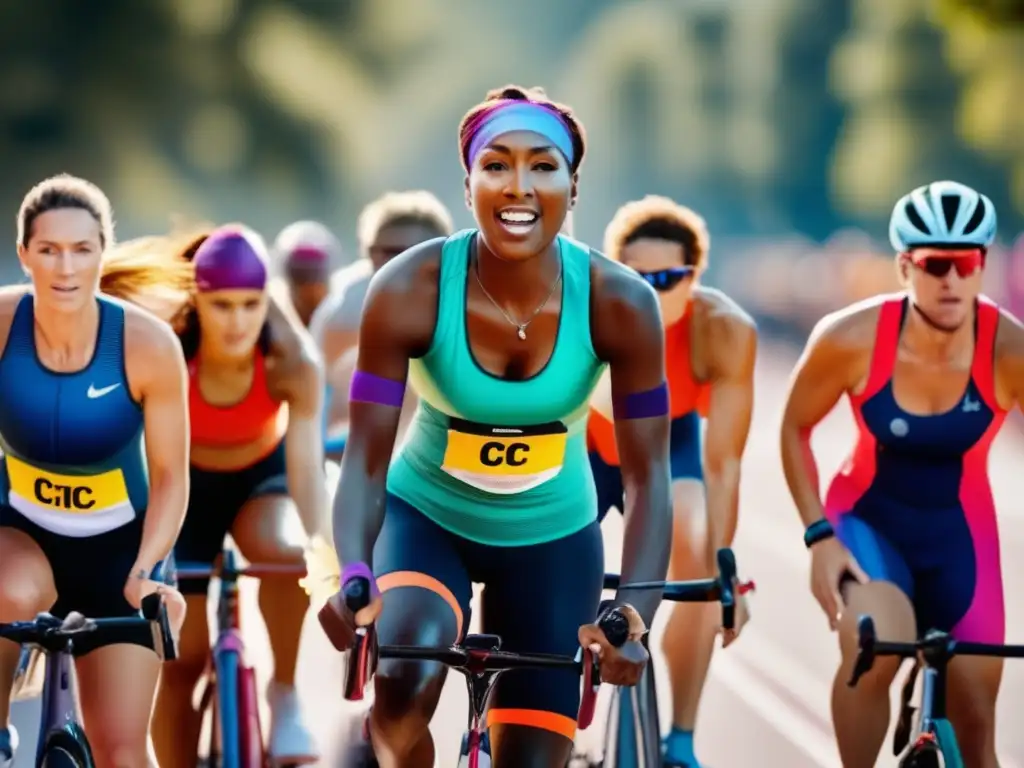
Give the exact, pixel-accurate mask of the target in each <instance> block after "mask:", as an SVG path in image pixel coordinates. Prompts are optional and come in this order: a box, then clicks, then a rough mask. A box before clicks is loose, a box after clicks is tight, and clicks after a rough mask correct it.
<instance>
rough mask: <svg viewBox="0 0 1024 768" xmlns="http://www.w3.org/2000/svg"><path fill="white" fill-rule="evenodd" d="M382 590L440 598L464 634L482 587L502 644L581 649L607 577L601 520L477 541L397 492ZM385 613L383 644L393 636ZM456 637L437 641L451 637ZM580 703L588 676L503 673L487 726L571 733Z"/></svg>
mask: <svg viewBox="0 0 1024 768" xmlns="http://www.w3.org/2000/svg"><path fill="white" fill-rule="evenodd" d="M373 563H374V569H373V570H374V575H375V577H376V579H377V583H378V585H379V587H380V589H381V590H382V591H387V590H391V589H399V588H413V589H423V590H427V591H430V592H433V593H435V594H437V595H439V596H441V597H442V598H443V599H444V600H445V601H446V602H447V603H448V605H449V606H450V607H451V609H452V611H453V613H454V614H455V618H456V621H455V624H456V626H457V627H458V630H457V631H458V633H459V634H460V635H464V634H465V631H466V627H468V625H469V616H470V599H471V598H472V595H473V591H472V585H473V584H474V583H480V584H483V585H484V593H483V606H482V607H483V616H482V622H481V624H482V627H483V631H484V632H486V633H488V634H495V635H500V636H501V639H502V646H501V647H502V649H503V650H508V651H518V652H520V653H550V654H558V655H562V656H573V655H575V653H576V651H577V650H578V649H579V640H578V635H577V633H578V630H579V627H580V625H582V624H588V623H591V622H593V621H594V619H595V617H596V616H597V610H598V606H599V604H600V600H601V588H602V585H603V581H604V542H603V540H602V538H601V529H600V526H599V524H598V523H597V521H594V522H592V523H590V524H589V525H587V526H586V527H585V528H583V529H582V530H580V531H578V532H576V533H574V534H571V535H569V536H566V537H564V538H561V539H557V540H555V541H550V542H546V543H543V544H533V545H530V546H523V547H497V546H493V545H486V544H479V543H477V542H474V541H469V540H468V539H464V538H462V537H461V536H457V535H455V534H454V533H451V532H450V531H447V530H445V529H444V528H441V527H440V526H439V525H437V524H436V523H434V522H433V521H431V520H430V519H429V518H427V517H426V516H425V515H424V514H423V513H421V512H420V511H418V510H417V509H415V508H414V507H412V506H411V505H410V504H408V503H406V502H405V501H403V500H402V499H399V498H398V497H397V496H393V495H391V494H389V495H388V499H387V510H386V512H385V514H384V524H383V527H382V528H381V532H380V536H379V537H378V538H377V543H376V546H375V547H374V551H373ZM386 617H387V598H385V600H384V617H383V618H382V621H381V622H380V625H379V632H380V642H381V643H384V644H387V643H408V642H409V638H408V637H397V636H391V635H392V634H393V633H394V632H395V628H396V625H395V624H393V623H391V622H389V621H387V618H386ZM456 639H457V638H454V637H450V638H438V640H439V642H441V643H447V642H450V641H454V640H456ZM579 703H580V676H579V673H578V672H576V671H574V670H571V669H545V670H514V671H510V672H505V673H503V674H502V676H501V678H500V679H499V680H498V683H497V685H496V687H495V690H494V693H493V696H492V698H491V700H490V707H489V709H488V725H495V724H510V725H526V726H533V727H537V728H542V729H544V730H549V731H554V732H556V733H560V734H562V735H564V736H566V738H569V739H572V738H573V737H574V735H575V731H576V715H577V710H578V709H579Z"/></svg>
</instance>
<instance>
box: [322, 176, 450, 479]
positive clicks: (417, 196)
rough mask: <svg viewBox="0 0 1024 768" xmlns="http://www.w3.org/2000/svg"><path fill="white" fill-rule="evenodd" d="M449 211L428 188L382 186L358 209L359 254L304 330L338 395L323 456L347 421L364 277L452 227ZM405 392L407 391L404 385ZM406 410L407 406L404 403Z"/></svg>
mask: <svg viewBox="0 0 1024 768" xmlns="http://www.w3.org/2000/svg"><path fill="white" fill-rule="evenodd" d="M453 229H454V226H453V224H452V217H451V214H450V213H449V212H448V209H447V208H445V206H444V204H443V203H442V202H441V201H440V200H438V199H437V198H436V197H435V196H434V195H432V194H431V193H430V192H424V191H412V192H388V193H386V194H384V195H382V196H381V197H379V198H377V199H376V200H374V201H373V202H371V203H370V204H369V205H367V206H366V207H365V208H363V210H362V212H361V213H360V214H359V222H358V225H357V230H358V238H359V250H360V252H361V256H362V257H361V258H360V259H359V260H358V261H357V262H355V263H354V264H351V265H350V266H348V267H345V268H344V269H342V270H339V271H338V272H337V273H336V274H335V276H334V279H333V280H332V283H333V285H332V287H331V292H330V294H329V295H328V297H327V299H325V300H324V301H323V302H321V304H320V306H319V308H318V309H317V311H316V312H315V313H314V314H313V320H312V321H311V322H310V332H311V333H312V334H313V338H314V339H315V340H316V342H317V344H318V345H319V347H320V350H321V352H322V353H323V355H324V363H325V370H326V372H327V376H326V378H327V385H328V393H329V394H330V393H333V392H342V393H344V395H345V396H344V397H331V396H329V397H328V398H327V400H326V405H325V409H324V410H325V411H326V414H325V418H326V422H327V431H328V438H327V440H326V441H325V453H326V454H327V457H328V458H332V459H337V460H340V459H341V454H342V453H343V451H344V445H345V437H346V434H347V426H346V425H347V422H348V396H347V395H348V386H349V381H350V380H351V378H352V372H353V371H354V369H355V362H356V349H355V347H356V342H357V341H358V340H359V319H360V317H361V315H362V312H363V301H364V300H365V299H366V291H367V288H368V287H369V285H370V279H371V278H372V277H373V276H374V274H376V273H377V270H379V269H380V268H381V267H383V266H384V265H385V264H387V263H388V262H389V261H391V259H393V258H394V257H395V256H397V255H398V254H400V253H402V252H403V251H406V250H408V249H409V248H412V247H413V246H414V245H418V244H420V243H422V242H424V241H425V240H431V239H433V238H435V237H447V236H448V235H450V234H451V233H452V230H453ZM409 393H410V394H409V396H410V398H411V397H413V395H412V394H411V393H412V390H411V389H410V390H409ZM407 412H408V413H409V414H410V415H411V413H412V410H411V409H407Z"/></svg>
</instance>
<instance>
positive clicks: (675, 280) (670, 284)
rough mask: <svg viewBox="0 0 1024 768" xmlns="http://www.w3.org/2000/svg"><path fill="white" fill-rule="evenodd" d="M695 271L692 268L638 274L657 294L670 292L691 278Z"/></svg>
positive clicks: (672, 268)
mask: <svg viewBox="0 0 1024 768" xmlns="http://www.w3.org/2000/svg"><path fill="white" fill-rule="evenodd" d="M696 271H697V269H696V268H695V267H692V266H685V267H671V268H669V269H659V270H657V271H656V272H638V273H637V274H639V275H640V277H642V278H643V279H644V280H646V281H647V283H648V284H649V285H650V286H651V288H653V289H654V290H656V291H658V292H664V291H671V290H672V289H673V288H675V287H676V286H677V285H679V283H681V282H682V281H683V280H685V279H686V278H688V277H693V274H694V272H696Z"/></svg>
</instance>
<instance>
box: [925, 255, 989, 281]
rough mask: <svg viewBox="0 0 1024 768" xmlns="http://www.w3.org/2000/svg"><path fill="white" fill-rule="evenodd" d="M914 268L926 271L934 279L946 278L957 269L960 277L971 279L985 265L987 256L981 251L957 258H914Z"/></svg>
mask: <svg viewBox="0 0 1024 768" xmlns="http://www.w3.org/2000/svg"><path fill="white" fill-rule="evenodd" d="M911 261H912V262H913V263H914V266H916V267H918V268H920V269H922V270H924V271H925V272H927V273H928V274H929V275H931V276H932V277H945V276H946V275H948V274H949V270H951V269H956V273H957V274H958V275H959V276H960V277H970V276H971V275H973V274H974V273H975V272H977V271H978V270H979V269H980V268H981V267H982V266H984V264H985V255H984V254H983V253H981V252H980V251H975V252H974V253H965V254H962V255H957V256H925V257H923V258H914V257H913V256H911Z"/></svg>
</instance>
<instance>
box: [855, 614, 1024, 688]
mask: <svg viewBox="0 0 1024 768" xmlns="http://www.w3.org/2000/svg"><path fill="white" fill-rule="evenodd" d="M918 654H923V655H924V656H925V660H926V662H927V661H928V659H929V657H931V658H933V659H936V660H942V661H948V660H949V659H951V658H953V657H954V656H992V657H996V658H1003V659H1024V645H990V644H988V643H964V642H960V641H959V640H954V639H953V638H952V637H950V636H949V633H947V632H939V631H938V630H932V631H930V632H927V633H925V636H924V637H922V638H920V639H919V640H915V641H914V642H912V643H907V642H889V641H884V640H879V639H878V637H877V635H876V633H875V622H874V620H873V619H872V618H871V617H870V616H868V615H866V614H865V615H863V616H861V617H859V618H858V619H857V659H856V661H855V662H854V665H853V672H852V673H851V674H850V679H849V681H848V682H847V685H848V686H850V687H851V688H853V687H854V686H856V685H857V683H858V681H860V679H861V678H862V677H863V676H864V675H865V674H867V673H868V672H870V671H871V668H872V667H873V666H874V663H875V657H876V656H899V657H901V658H905V659H906V658H913V657H915V656H917V655H918Z"/></svg>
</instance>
